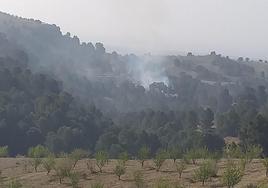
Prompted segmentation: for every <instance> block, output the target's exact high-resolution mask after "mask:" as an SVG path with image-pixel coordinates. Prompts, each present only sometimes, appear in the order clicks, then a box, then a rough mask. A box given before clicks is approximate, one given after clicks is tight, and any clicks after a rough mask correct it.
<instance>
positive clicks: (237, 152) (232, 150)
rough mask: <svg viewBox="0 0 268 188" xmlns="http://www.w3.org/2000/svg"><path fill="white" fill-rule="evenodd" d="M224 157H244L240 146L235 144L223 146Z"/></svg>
mask: <svg viewBox="0 0 268 188" xmlns="http://www.w3.org/2000/svg"><path fill="white" fill-rule="evenodd" d="M224 155H225V157H227V158H230V159H235V158H242V157H243V156H244V154H243V151H242V149H241V148H240V146H239V145H237V144H235V143H232V144H229V145H226V146H225V148H224Z"/></svg>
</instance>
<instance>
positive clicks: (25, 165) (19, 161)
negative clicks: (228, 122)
mask: <svg viewBox="0 0 268 188" xmlns="http://www.w3.org/2000/svg"><path fill="white" fill-rule="evenodd" d="M29 161H30V159H26V158H2V159H0V171H1V172H2V174H1V179H2V183H3V184H6V183H7V182H8V181H10V180H11V179H12V178H16V179H18V180H19V181H20V182H21V183H22V184H23V187H25V188H67V187H71V185H70V182H69V180H68V179H67V178H65V179H64V180H63V183H62V184H59V180H58V179H57V177H56V176H55V172H54V171H52V172H51V174H50V175H47V173H46V171H45V170H44V169H42V167H39V169H38V172H34V170H33V168H32V167H31V166H30V165H29ZM86 161H87V160H80V161H79V162H78V164H77V166H76V168H75V171H76V172H78V173H79V174H80V175H81V178H80V182H79V187H81V188H90V187H91V185H92V184H93V183H94V182H101V183H103V184H104V185H105V188H135V184H134V180H133V173H134V172H135V171H137V170H141V171H142V173H143V175H144V180H145V182H146V183H147V185H148V187H154V184H155V182H156V181H157V180H159V179H165V180H168V181H170V182H176V183H180V184H181V185H184V186H185V187H191V188H197V187H211V188H212V187H224V186H223V185H222V184H221V175H222V173H223V169H224V166H225V165H226V161H224V160H221V161H219V163H218V167H219V172H218V177H216V178H212V179H211V180H209V181H208V182H206V183H205V186H202V185H201V183H199V182H194V180H193V174H194V169H196V168H198V165H196V166H194V165H187V169H186V170H185V171H184V172H183V174H182V178H179V176H178V173H177V172H176V167H175V165H174V163H173V161H172V160H166V161H165V163H164V164H163V166H162V167H161V169H160V172H156V170H155V169H154V164H153V162H152V161H151V160H149V161H146V162H145V166H144V167H143V168H142V167H141V164H140V163H139V162H138V161H134V160H129V161H127V163H126V174H124V175H123V176H122V180H121V181H119V180H118V177H117V176H116V175H115V174H114V173H113V169H114V167H115V165H116V160H110V162H109V163H108V164H107V165H106V166H105V167H104V168H103V172H102V173H93V174H92V173H91V172H90V171H89V170H88V169H87V165H86ZM93 163H94V160H93ZM199 163H200V162H199ZM96 169H97V168H96ZM250 183H253V184H260V183H261V184H265V185H266V184H267V185H268V178H267V177H266V176H265V168H264V167H263V165H262V163H261V162H260V160H253V162H252V163H251V164H249V165H248V166H247V167H246V171H245V175H244V177H243V179H242V181H241V182H240V183H239V184H238V185H237V186H236V187H237V188H242V187H246V185H248V184H250ZM0 187H1V185H0ZM2 187H3V185H2Z"/></svg>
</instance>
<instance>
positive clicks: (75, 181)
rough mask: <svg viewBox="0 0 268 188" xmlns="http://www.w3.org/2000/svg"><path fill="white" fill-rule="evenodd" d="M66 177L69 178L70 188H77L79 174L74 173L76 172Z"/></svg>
mask: <svg viewBox="0 0 268 188" xmlns="http://www.w3.org/2000/svg"><path fill="white" fill-rule="evenodd" d="M68 177H69V179H70V181H71V185H72V187H73V188H77V187H78V183H79V179H80V176H79V174H78V173H76V172H71V173H70V174H69V176H68Z"/></svg>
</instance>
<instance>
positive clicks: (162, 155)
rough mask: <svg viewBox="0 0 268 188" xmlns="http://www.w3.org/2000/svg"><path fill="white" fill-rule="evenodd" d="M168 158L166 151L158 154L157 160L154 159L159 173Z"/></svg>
mask: <svg viewBox="0 0 268 188" xmlns="http://www.w3.org/2000/svg"><path fill="white" fill-rule="evenodd" d="M166 158H167V152H166V151H164V150H160V151H158V152H157V153H156V156H155V159H154V164H155V167H156V171H157V172H158V171H159V170H160V168H161V166H162V165H163V163H164V162H165V160H166Z"/></svg>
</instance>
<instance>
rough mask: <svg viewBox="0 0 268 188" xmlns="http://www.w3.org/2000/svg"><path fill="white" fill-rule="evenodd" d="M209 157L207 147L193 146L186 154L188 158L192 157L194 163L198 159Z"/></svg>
mask: <svg viewBox="0 0 268 188" xmlns="http://www.w3.org/2000/svg"><path fill="white" fill-rule="evenodd" d="M208 157H209V152H208V149H207V148H192V149H190V150H188V151H187V152H186V154H185V158H186V159H190V160H191V161H192V164H194V165H195V164H196V160H197V159H201V158H203V159H206V158H208Z"/></svg>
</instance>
